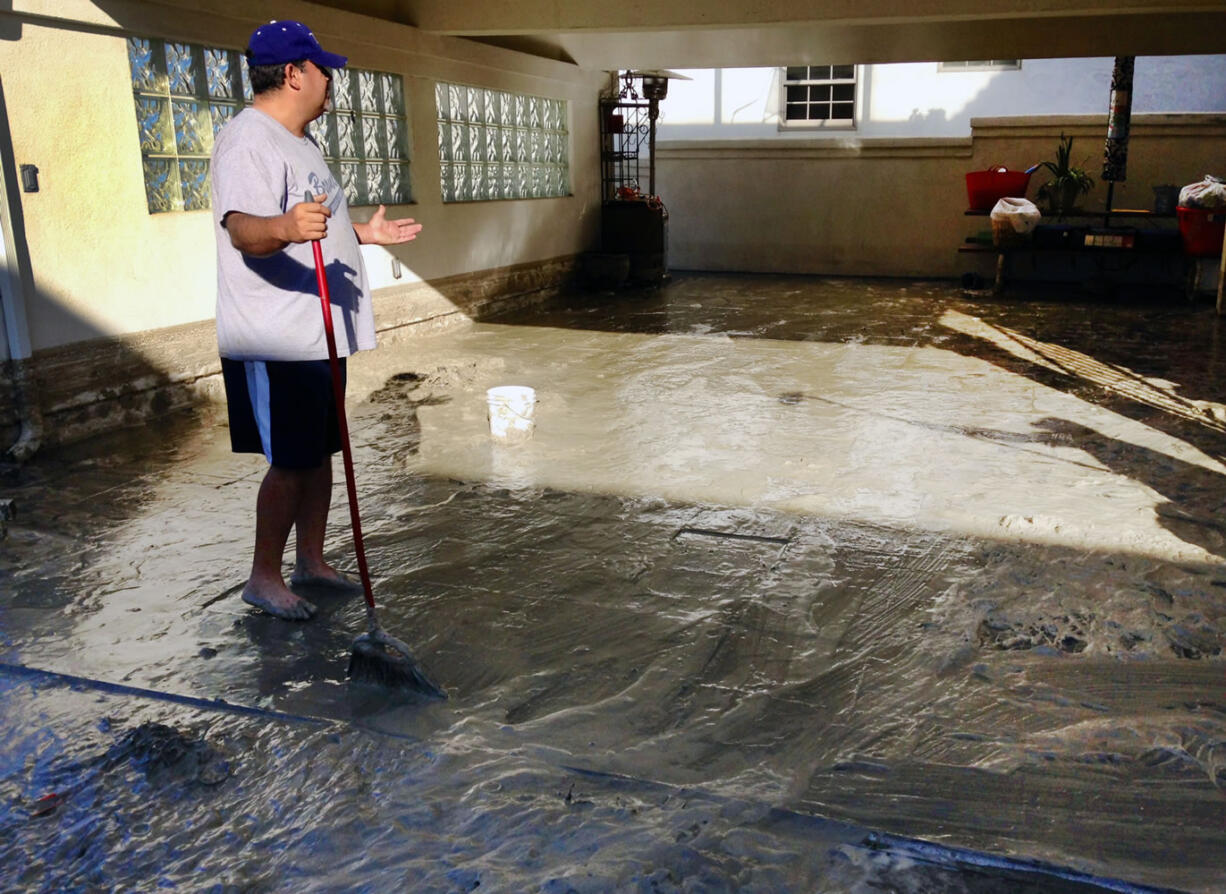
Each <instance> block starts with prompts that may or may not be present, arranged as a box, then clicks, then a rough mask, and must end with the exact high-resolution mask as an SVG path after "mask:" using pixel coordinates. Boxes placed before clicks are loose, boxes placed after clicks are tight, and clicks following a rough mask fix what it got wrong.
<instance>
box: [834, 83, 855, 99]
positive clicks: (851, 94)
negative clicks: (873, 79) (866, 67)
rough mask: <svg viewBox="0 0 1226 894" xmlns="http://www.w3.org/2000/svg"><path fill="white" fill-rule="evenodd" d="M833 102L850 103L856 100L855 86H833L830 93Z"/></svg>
mask: <svg viewBox="0 0 1226 894" xmlns="http://www.w3.org/2000/svg"><path fill="white" fill-rule="evenodd" d="M831 92H832V93H833V94H834V97H833V98H834V100H835V102H851V101H852V100H854V99H855V98H856V85H855V84H835V85H834V89H833V90H832V91H831Z"/></svg>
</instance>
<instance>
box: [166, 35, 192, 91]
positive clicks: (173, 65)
mask: <svg viewBox="0 0 1226 894" xmlns="http://www.w3.org/2000/svg"><path fill="white" fill-rule="evenodd" d="M166 74H167V76H168V77H169V79H170V92H171V93H177V94H179V95H180V96H191V95H192V94H193V93H195V92H196V68H195V66H194V65H193V64H192V47H191V45H190V44H186V43H168V44H166Z"/></svg>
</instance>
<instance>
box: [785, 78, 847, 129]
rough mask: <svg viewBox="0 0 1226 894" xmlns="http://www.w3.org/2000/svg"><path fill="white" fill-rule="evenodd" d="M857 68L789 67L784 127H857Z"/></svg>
mask: <svg viewBox="0 0 1226 894" xmlns="http://www.w3.org/2000/svg"><path fill="white" fill-rule="evenodd" d="M856 74H857V72H856V66H854V65H789V66H788V67H787V68H786V69H784V76H783V109H784V112H783V121H782V124H783V126H786V127H854V126H855V123H856Z"/></svg>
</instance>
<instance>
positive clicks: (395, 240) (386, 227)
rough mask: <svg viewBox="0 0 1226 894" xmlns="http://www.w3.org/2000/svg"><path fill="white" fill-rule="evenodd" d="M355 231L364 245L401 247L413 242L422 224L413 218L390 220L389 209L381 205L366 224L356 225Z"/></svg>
mask: <svg viewBox="0 0 1226 894" xmlns="http://www.w3.org/2000/svg"><path fill="white" fill-rule="evenodd" d="M353 230H354V232H355V233H357V234H358V241H359V242H361V243H362V244H363V245H399V244H400V243H401V242H412V241H413V240H414V239H416V238H417V234H418V233H420V232H421V224H419V223H417V222H416V221H414V220H413V218H411V217H404V218H401V219H399V220H388V219H387V209H386V208H385V207H384V206H383V205H380V206H379V207H378V209H377V210H376V211H375V213H374V214H372V215H371V216H370V220H368V221H367V222H366V223H355V224H354V225H353Z"/></svg>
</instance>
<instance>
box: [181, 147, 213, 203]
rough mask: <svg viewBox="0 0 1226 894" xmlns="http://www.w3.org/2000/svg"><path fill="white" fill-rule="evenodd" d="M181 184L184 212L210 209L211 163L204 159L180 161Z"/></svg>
mask: <svg viewBox="0 0 1226 894" xmlns="http://www.w3.org/2000/svg"><path fill="white" fill-rule="evenodd" d="M179 184H180V188H181V190H182V192H183V210H184V211H203V210H204V209H206V208H208V207H209V198H210V197H209V163H208V161H206V160H205V159H203V158H200V159H195V158H193V159H181V160H180V161H179Z"/></svg>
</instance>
